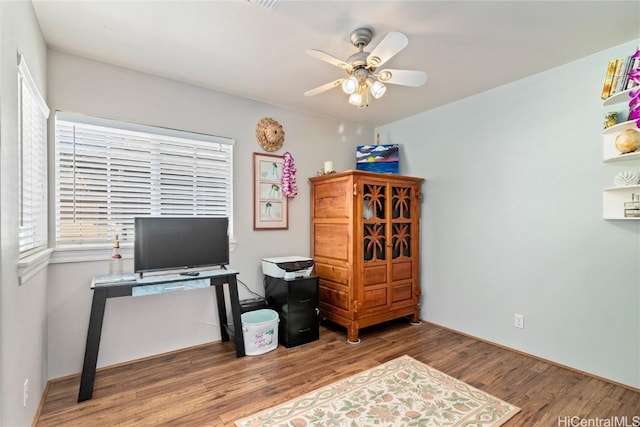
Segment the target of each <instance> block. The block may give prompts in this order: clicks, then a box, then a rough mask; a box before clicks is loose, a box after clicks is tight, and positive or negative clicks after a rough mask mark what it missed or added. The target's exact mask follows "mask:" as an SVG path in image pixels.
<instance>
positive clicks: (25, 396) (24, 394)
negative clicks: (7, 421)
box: [22, 378, 29, 408]
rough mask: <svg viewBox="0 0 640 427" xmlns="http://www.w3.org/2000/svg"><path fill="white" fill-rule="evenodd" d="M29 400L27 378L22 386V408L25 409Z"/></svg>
mask: <svg viewBox="0 0 640 427" xmlns="http://www.w3.org/2000/svg"><path fill="white" fill-rule="evenodd" d="M28 400H29V378H27V379H26V380H24V384H23V385H22V406H24V407H25V408H26V407H27V401H28Z"/></svg>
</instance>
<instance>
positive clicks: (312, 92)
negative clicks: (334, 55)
mask: <svg viewBox="0 0 640 427" xmlns="http://www.w3.org/2000/svg"><path fill="white" fill-rule="evenodd" d="M343 80H344V79H338V80H334V81H332V82H330V83H326V84H323V85H322V86H318V87H317V88H315V89H311V90H308V91H306V92H305V93H304V96H313V95H317V94H319V93H322V92H326V91H328V90H329V89H333V88H334V87H338V86H340V85H341V84H342V81H343Z"/></svg>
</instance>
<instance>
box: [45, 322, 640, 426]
mask: <svg viewBox="0 0 640 427" xmlns="http://www.w3.org/2000/svg"><path fill="white" fill-rule="evenodd" d="M360 337H361V338H362V343H361V344H360V345H350V344H348V343H347V342H346V331H345V330H344V329H343V328H340V327H337V326H333V325H331V324H327V325H323V326H321V329H320V340H319V341H316V342H313V343H308V344H305V345H302V346H298V347H294V348H291V349H287V348H285V347H283V346H279V347H278V348H277V349H276V350H274V351H271V352H268V353H265V354H262V355H260V356H248V357H244V358H240V359H237V358H236V357H235V350H234V347H233V343H232V342H231V343H224V344H223V343H212V344H208V345H204V346H199V347H194V348H190V349H186V350H183V351H178V352H174V353H171V354H166V355H161V356H157V357H153V358H149V359H145V360H141V361H136V362H132V363H128V364H126V365H121V366H115V367H110V368H104V369H101V370H98V373H97V375H96V382H95V388H94V393H93V399H92V400H89V401H86V402H82V403H77V402H76V399H77V395H78V387H79V375H77V376H73V377H69V378H66V379H64V380H59V381H55V382H52V383H51V384H50V385H49V388H48V391H47V394H46V396H45V397H44V403H43V405H42V408H41V413H40V416H39V419H37V420H36V422H35V425H36V426H41V427H45V426H56V427H60V426H83V427H87V426H154V427H155V426H233V425H234V424H233V422H234V420H236V419H239V418H242V417H244V416H248V415H251V414H252V413H254V412H257V411H259V410H261V409H265V408H268V407H270V406H273V405H275V404H277V403H281V402H284V401H287V400H289V399H292V398H294V397H296V396H299V395H301V394H304V393H307V392H310V391H312V390H314V389H316V388H319V387H321V386H324V385H327V384H330V383H332V382H334V381H337V380H339V379H341V378H344V377H347V376H350V375H352V374H355V373H357V372H360V371H363V370H365V369H368V368H371V367H373V366H376V365H378V364H380V363H383V362H386V361H388V360H390V359H393V358H396V357H399V356H401V355H403V354H408V355H409V356H411V357H413V358H415V359H417V360H420V361H422V362H424V363H426V364H428V365H430V366H431V367H433V368H436V369H438V370H440V371H442V372H445V373H447V374H449V375H451V376H453V377H456V378H458V379H460V380H462V381H465V382H466V383H468V384H470V385H472V386H474V387H477V388H479V389H481V390H483V391H486V392H487V393H490V394H492V395H494V396H496V397H499V398H501V399H503V400H506V401H508V402H510V403H512V404H514V405H516V406H519V407H520V408H521V409H522V410H521V412H520V413H519V414H517V415H516V416H515V417H513V418H512V419H511V420H509V421H508V422H507V423H506V424H505V426H508V427H513V426H527V427H528V426H567V427H570V426H573V425H576V426H577V425H590V426H591V425H600V426H603V425H621V426H624V427H630V426H632V425H634V426H635V425H638V424H634V423H633V422H634V417H637V418H636V421H639V420H640V393H637V392H634V391H633V390H629V389H626V388H624V387H620V386H616V385H613V384H610V383H607V382H604V381H601V380H598V379H595V378H592V377H589V376H585V375H582V374H580V373H576V372H573V371H571V370H567V369H563V368H561V367H558V366H555V365H552V364H549V363H546V362H542V361H540V360H537V359H534V358H531V357H527V356H524V355H522V354H519V353H515V352H512V351H509V350H506V349H503V348H500V347H496V346H493V345H491V344H488V343H485V342H482V341H477V340H474V339H472V338H469V337H466V336H463V335H460V334H457V333H454V332H452V331H449V330H447V329H444V328H441V327H438V326H436V325H432V324H429V323H423V324H422V325H420V326H411V325H409V324H408V322H407V321H406V320H405V319H400V320H397V321H392V322H389V323H385V324H383V325H378V326H374V327H371V328H367V329H364V330H361V332H360ZM571 417H578V418H571ZM612 417H616V418H615V420H614V419H613V418H612ZM623 417H627V418H626V423H627V424H613V423H612V421H616V420H623V421H624V418H623ZM596 419H599V420H600V423H601V424H595V423H596V422H597V421H591V420H596ZM604 419H609V420H610V421H609V422H610V424H603V422H606V421H603V420H604ZM582 420H584V421H582ZM579 422H582V423H584V424H578V423H579ZM588 422H591V424H586V423H588ZM616 422H617V421H616Z"/></svg>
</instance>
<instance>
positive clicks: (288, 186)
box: [280, 151, 298, 199]
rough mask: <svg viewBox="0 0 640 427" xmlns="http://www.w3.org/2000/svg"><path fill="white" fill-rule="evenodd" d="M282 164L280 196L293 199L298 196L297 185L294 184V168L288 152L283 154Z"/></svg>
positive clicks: (291, 157)
mask: <svg viewBox="0 0 640 427" xmlns="http://www.w3.org/2000/svg"><path fill="white" fill-rule="evenodd" d="M283 157H284V163H283V165H282V179H281V180H280V183H281V184H282V194H284V195H285V197H286V198H288V199H293V198H294V197H296V196H297V195H298V184H296V167H295V165H294V164H293V156H292V155H291V153H290V152H288V151H287V152H286V153H284V156H283Z"/></svg>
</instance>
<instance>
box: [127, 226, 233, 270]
mask: <svg viewBox="0 0 640 427" xmlns="http://www.w3.org/2000/svg"><path fill="white" fill-rule="evenodd" d="M228 230H229V219H228V218H219V217H206V216H190V217H176V216H149V217H136V218H135V237H134V249H133V264H134V271H135V272H136V273H144V272H149V271H159V270H177V269H181V270H184V269H193V268H197V267H209V266H211V267H213V266H222V267H224V266H225V265H227V264H229V231H228Z"/></svg>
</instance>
